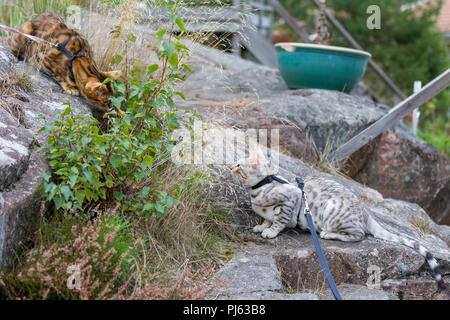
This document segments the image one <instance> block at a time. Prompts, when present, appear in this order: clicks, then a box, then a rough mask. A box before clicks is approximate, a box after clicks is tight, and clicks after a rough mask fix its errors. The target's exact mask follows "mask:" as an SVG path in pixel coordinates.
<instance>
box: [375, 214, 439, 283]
mask: <svg viewBox="0 0 450 320" xmlns="http://www.w3.org/2000/svg"><path fill="white" fill-rule="evenodd" d="M367 229H368V230H367V231H368V233H370V234H371V235H373V236H374V237H375V238H378V239H382V240H387V241H391V242H395V243H401V244H403V245H405V246H407V247H410V248H413V249H416V250H417V251H418V252H419V253H420V254H421V255H422V256H423V257H424V258H425V260H426V261H427V262H428V264H429V266H430V268H431V270H433V273H434V278H435V279H436V281H437V284H438V287H439V288H440V289H442V290H446V289H447V285H446V284H445V282H444V280H443V279H442V274H441V271H440V269H439V264H438V263H437V261H436V259H435V258H434V257H433V255H432V254H431V253H430V252H429V251H428V250H427V249H426V248H425V247H424V246H422V245H421V244H420V243H419V242H417V241H415V240H412V239H408V238H405V237H400V236H398V235H396V234H393V233H391V232H389V231H388V230H386V229H384V228H383V227H382V226H381V225H380V224H379V223H378V222H377V221H376V220H375V219H374V218H372V217H371V216H370V215H369V216H368V219H367Z"/></svg>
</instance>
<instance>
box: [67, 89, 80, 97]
mask: <svg viewBox="0 0 450 320" xmlns="http://www.w3.org/2000/svg"><path fill="white" fill-rule="evenodd" d="M65 91H66V92H67V93H68V94H70V95H72V96H79V95H80V91H78V89H75V88H67V89H66V90H65Z"/></svg>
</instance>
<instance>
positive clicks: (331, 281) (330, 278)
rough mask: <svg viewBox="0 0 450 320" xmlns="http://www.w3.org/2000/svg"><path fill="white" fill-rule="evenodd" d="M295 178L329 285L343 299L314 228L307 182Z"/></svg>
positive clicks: (335, 295)
mask: <svg viewBox="0 0 450 320" xmlns="http://www.w3.org/2000/svg"><path fill="white" fill-rule="evenodd" d="M295 180H296V181H297V184H298V187H299V188H300V190H302V196H303V201H304V203H305V210H304V212H305V217H306V220H307V221H308V225H309V231H310V232H311V236H312V238H313V242H314V247H316V253H317V257H318V258H319V261H320V265H321V266H322V270H323V273H324V274H325V278H326V279H327V282H328V286H329V287H330V289H331V292H332V293H333V296H334V298H335V299H336V300H342V297H341V295H340V293H339V290H338V289H337V287H336V283H335V282H334V278H333V275H332V274H331V272H330V268H329V267H328V263H327V259H326V258H325V255H324V254H323V251H322V248H321V246H320V242H319V237H318V236H317V232H316V228H314V223H313V221H312V217H311V213H310V210H309V207H308V202H307V201H306V195H305V191H303V187H304V185H305V183H304V182H303V180H302V179H301V178H299V177H297V178H295Z"/></svg>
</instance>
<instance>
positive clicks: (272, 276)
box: [214, 252, 282, 297]
mask: <svg viewBox="0 0 450 320" xmlns="http://www.w3.org/2000/svg"><path fill="white" fill-rule="evenodd" d="M216 279H217V280H218V281H221V280H223V281H225V284H224V285H223V286H222V287H219V289H218V290H217V292H216V293H215V294H214V295H218V296H219V297H220V296H226V297H229V296H235V295H242V294H248V293H253V292H260V291H279V290H281V288H282V285H281V275H280V272H279V271H278V269H277V266H276V263H275V259H274V258H273V257H272V256H270V255H255V254H251V253H241V252H239V253H236V254H235V256H234V257H233V259H231V261H230V262H229V263H228V264H227V265H226V266H225V267H224V268H223V269H221V270H220V271H219V272H218V273H217V275H216Z"/></svg>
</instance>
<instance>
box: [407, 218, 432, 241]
mask: <svg viewBox="0 0 450 320" xmlns="http://www.w3.org/2000/svg"><path fill="white" fill-rule="evenodd" d="M410 222H411V225H412V227H413V228H414V229H416V230H417V232H418V233H419V234H420V236H421V237H424V236H425V235H426V234H427V233H429V232H430V229H431V227H430V221H429V219H427V218H426V217H415V218H412V219H411V220H410Z"/></svg>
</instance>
